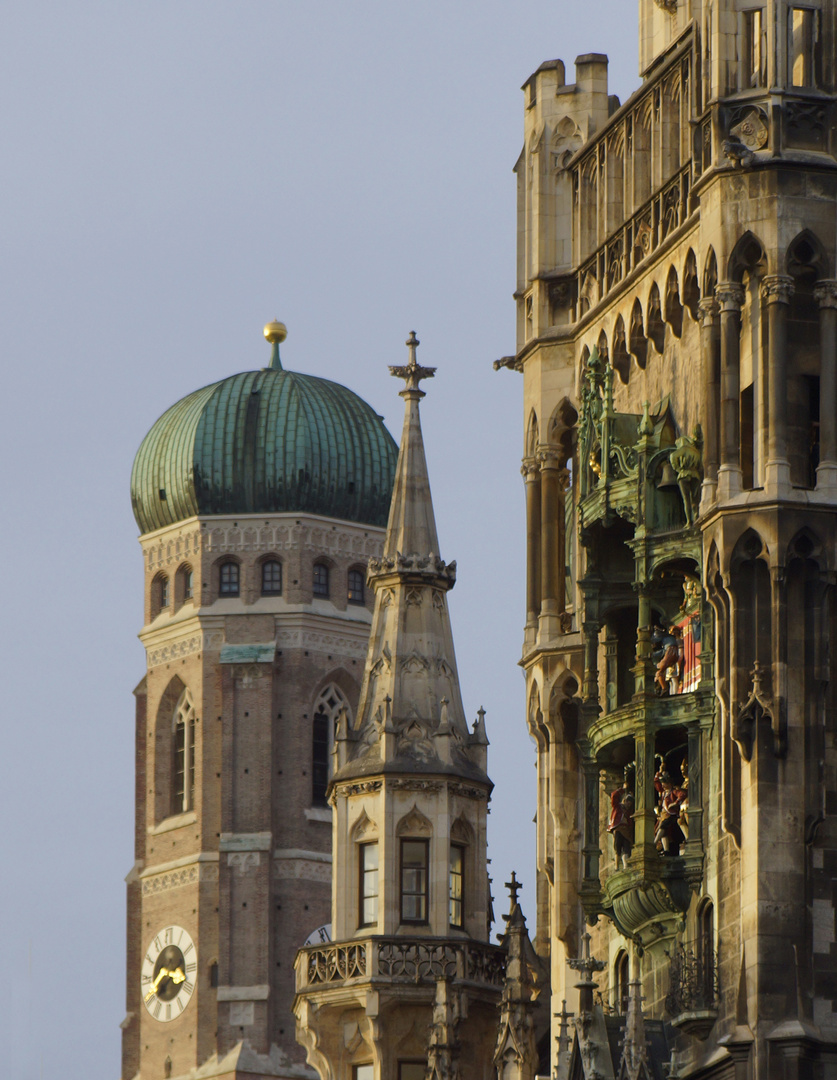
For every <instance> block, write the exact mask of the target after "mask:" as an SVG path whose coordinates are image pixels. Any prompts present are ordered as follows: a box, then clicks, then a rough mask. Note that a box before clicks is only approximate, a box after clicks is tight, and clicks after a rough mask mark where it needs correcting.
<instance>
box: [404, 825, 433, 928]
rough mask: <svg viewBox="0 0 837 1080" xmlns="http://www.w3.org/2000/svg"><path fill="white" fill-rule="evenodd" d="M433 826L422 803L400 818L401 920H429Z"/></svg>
mask: <svg viewBox="0 0 837 1080" xmlns="http://www.w3.org/2000/svg"><path fill="white" fill-rule="evenodd" d="M431 833H432V826H431V825H430V822H429V821H428V820H427V818H426V817H425V816H424V814H422V812H421V811H420V810H419V809H418V807H416V806H413V809H412V810H411V811H410V812H409V813H408V814H405V816H404V817H403V818H402V819H401V821H399V822H398V825H397V826H396V829H395V834H396V836H397V837H398V838H399V847H400V882H401V890H400V892H401V899H400V909H401V922H402V923H424V924H426V923H427V922H429V916H428V903H429V899H430V889H429V878H430V872H429V871H430V836H431Z"/></svg>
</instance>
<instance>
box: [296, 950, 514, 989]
mask: <svg viewBox="0 0 837 1080" xmlns="http://www.w3.org/2000/svg"><path fill="white" fill-rule="evenodd" d="M505 974H506V953H505V950H504V949H501V948H500V947H499V946H496V945H489V944H488V943H487V942H476V941H450V940H449V939H447V938H442V939H440V938H420V939H416V938H412V939H410V938H403V937H373V938H369V939H367V940H366V941H358V942H335V943H332V944H330V945H311V946H308V947H307V948H304V949H300V951H299V953H298V955H297V960H296V988H297V991H298V992H299V991H302V990H306V989H310V988H314V987H318V986H326V985H334V984H335V983H346V982H350V981H352V980H366V979H375V980H383V981H386V982H405V983H413V984H421V983H433V982H435V981H436V980H437V979H439V978H453V979H457V980H459V981H462V982H473V983H481V984H483V985H487V986H496V987H500V986H502V984H503V980H504V978H505Z"/></svg>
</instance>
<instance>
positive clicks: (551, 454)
mask: <svg viewBox="0 0 837 1080" xmlns="http://www.w3.org/2000/svg"><path fill="white" fill-rule="evenodd" d="M538 461H539V463H540V466H541V605H540V612H541V615H540V624H539V625H540V633H541V635H542V636H544V637H549V638H551V637H553V636H554V635H555V634H556V633H557V632H558V614H559V611H560V608H559V606H558V570H559V567H558V564H559V562H560V561H562V560H561V559H560V554H561V553H560V551H559V544H558V541H559V532H560V528H559V520H558V519H559V510H560V509H561V490H560V484H561V477H560V467H559V463H558V454H557V452H556V451H555V450H551V449H544V450H539V451H538ZM561 524H563V523H561ZM563 574H564V568H563V566H562V567H561V581H562V584H563ZM562 591H563V590H562Z"/></svg>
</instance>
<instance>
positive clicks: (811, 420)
mask: <svg viewBox="0 0 837 1080" xmlns="http://www.w3.org/2000/svg"><path fill="white" fill-rule="evenodd" d="M803 380H804V382H805V391H806V393H805V398H806V402H805V403H806V405H807V416H806V417H805V419H806V428H807V430H806V436H807V444H806V446H807V466H808V470H807V472H808V475H807V481H808V487H810V488H812V487H815V486H816V483H817V466H818V465H819V463H820V380H819V376H817V375H804V376H803Z"/></svg>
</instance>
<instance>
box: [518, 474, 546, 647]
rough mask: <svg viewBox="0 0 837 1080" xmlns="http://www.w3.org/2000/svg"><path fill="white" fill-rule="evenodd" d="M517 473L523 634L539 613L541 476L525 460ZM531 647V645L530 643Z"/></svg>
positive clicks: (531, 630)
mask: <svg viewBox="0 0 837 1080" xmlns="http://www.w3.org/2000/svg"><path fill="white" fill-rule="evenodd" d="M520 472H521V473H522V475H523V479H524V481H525V483H526V630H527V640H528V638H529V636H530V633H531V635H532V636H533V637H534V633H535V631H536V630H537V626H538V614H539V613H540V609H541V473H540V469H539V468H538V465H537V462H536V461H535V459H534V458H524V459H523V464H522V465H521V467H520ZM533 643H534V641H533Z"/></svg>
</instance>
